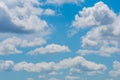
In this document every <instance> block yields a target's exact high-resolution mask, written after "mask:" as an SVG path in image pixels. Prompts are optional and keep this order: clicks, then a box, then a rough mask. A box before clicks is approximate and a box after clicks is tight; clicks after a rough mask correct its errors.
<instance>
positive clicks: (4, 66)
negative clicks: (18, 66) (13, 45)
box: [0, 60, 14, 71]
mask: <svg viewBox="0 0 120 80" xmlns="http://www.w3.org/2000/svg"><path fill="white" fill-rule="evenodd" d="M13 66H14V62H13V61H10V60H9V61H2V60H0V71H3V70H5V71H6V70H7V71H8V70H11V68H13Z"/></svg>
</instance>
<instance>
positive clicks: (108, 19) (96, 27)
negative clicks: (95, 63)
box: [72, 1, 120, 56]
mask: <svg viewBox="0 0 120 80" xmlns="http://www.w3.org/2000/svg"><path fill="white" fill-rule="evenodd" d="M119 21H120V15H117V14H115V13H114V12H113V11H112V10H111V9H110V8H109V7H108V6H107V5H106V4H104V3H103V2H101V1H100V2H98V3H96V4H95V5H94V6H93V7H88V8H84V9H83V10H82V11H80V12H79V14H78V15H76V17H75V21H73V24H72V25H73V26H74V27H75V28H79V29H80V28H87V27H91V28H90V30H89V31H88V32H87V34H86V35H85V36H82V37H81V39H82V45H81V46H82V48H83V49H82V50H81V49H80V50H78V53H80V54H82V55H85V54H91V53H94V54H100V55H102V56H111V55H112V54H113V53H119V52H120V50H119V48H120V46H119V44H120V42H119V40H120V38H119V37H120V29H119V28H120V23H119Z"/></svg>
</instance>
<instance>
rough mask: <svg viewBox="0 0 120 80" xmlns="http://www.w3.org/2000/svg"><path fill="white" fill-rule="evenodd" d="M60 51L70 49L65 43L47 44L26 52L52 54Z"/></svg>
mask: <svg viewBox="0 0 120 80" xmlns="http://www.w3.org/2000/svg"><path fill="white" fill-rule="evenodd" d="M62 52H70V49H69V48H68V47H67V46H65V45H58V44H49V45H47V46H46V47H40V48H37V49H35V50H32V51H30V52H28V53H29V54H31V55H35V54H54V53H62Z"/></svg>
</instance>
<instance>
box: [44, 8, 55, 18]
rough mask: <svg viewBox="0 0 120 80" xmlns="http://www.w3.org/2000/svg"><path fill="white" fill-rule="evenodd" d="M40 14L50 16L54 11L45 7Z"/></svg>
mask: <svg viewBox="0 0 120 80" xmlns="http://www.w3.org/2000/svg"><path fill="white" fill-rule="evenodd" d="M42 14H43V15H47V16H52V15H55V11H54V10H52V9H49V8H48V9H45V10H44V11H43V13H42Z"/></svg>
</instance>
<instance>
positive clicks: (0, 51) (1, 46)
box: [0, 37, 46, 55]
mask: <svg viewBox="0 0 120 80" xmlns="http://www.w3.org/2000/svg"><path fill="white" fill-rule="evenodd" d="M43 44H46V41H45V40H44V39H43V38H35V39H33V40H27V39H22V38H18V37H12V38H7V39H5V40H3V41H1V42H0V55H6V54H19V53H22V51H20V50H18V49H17V47H23V48H24V47H35V46H41V45H43Z"/></svg>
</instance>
